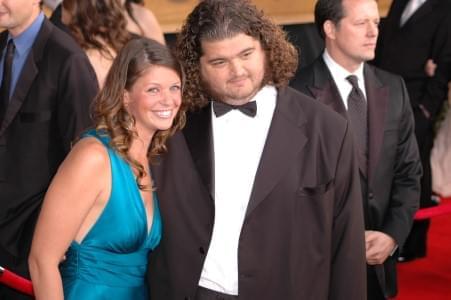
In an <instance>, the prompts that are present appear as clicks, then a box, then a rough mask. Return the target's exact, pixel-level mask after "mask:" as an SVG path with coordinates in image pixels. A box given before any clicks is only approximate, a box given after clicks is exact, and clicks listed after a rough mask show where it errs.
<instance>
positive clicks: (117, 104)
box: [93, 38, 185, 189]
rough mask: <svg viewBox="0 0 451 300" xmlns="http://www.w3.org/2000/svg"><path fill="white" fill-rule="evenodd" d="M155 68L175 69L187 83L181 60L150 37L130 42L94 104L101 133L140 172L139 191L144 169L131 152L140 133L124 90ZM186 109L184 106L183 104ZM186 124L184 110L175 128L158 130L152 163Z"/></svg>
mask: <svg viewBox="0 0 451 300" xmlns="http://www.w3.org/2000/svg"><path fill="white" fill-rule="evenodd" d="M152 66H162V67H166V68H169V69H171V70H174V71H175V72H176V73H177V74H178V75H179V76H180V78H181V80H182V88H183V83H184V73H183V70H182V67H181V65H180V63H179V62H178V60H177V59H176V58H175V56H174V55H172V53H171V51H170V50H169V49H168V48H167V47H166V46H164V45H162V44H160V43H158V42H157V41H154V40H151V39H147V38H136V39H133V40H131V41H130V42H128V43H127V44H126V45H125V46H124V47H123V48H122V49H121V50H120V51H119V53H118V55H117V57H116V58H115V59H114V61H113V64H112V66H111V68H110V70H109V72H108V75H107V77H106V80H105V85H104V86H103V88H102V89H101V90H100V92H99V94H98V95H97V96H96V98H95V99H94V102H93V120H94V124H95V128H96V130H97V131H98V132H99V133H105V134H106V135H107V136H109V137H110V139H111V141H110V145H111V147H112V148H113V149H115V150H116V151H117V152H118V153H119V154H120V155H121V156H122V157H123V158H124V159H125V160H126V161H127V162H128V163H130V165H131V166H132V168H133V169H134V170H135V172H136V173H137V178H136V181H137V183H138V186H139V188H140V189H145V188H147V187H146V186H144V185H141V180H142V178H143V177H144V176H145V175H146V173H145V171H144V167H143V166H142V165H141V164H140V163H139V162H138V161H137V160H135V159H133V158H132V157H130V155H129V149H130V146H131V143H132V141H133V139H134V138H136V137H137V133H136V131H135V130H134V125H135V119H134V117H133V116H132V115H130V113H129V112H128V111H127V109H126V107H125V105H124V91H126V90H130V89H131V87H132V86H133V85H134V83H135V82H136V81H137V80H138V78H140V77H141V76H142V75H143V74H144V73H145V71H146V70H148V69H149V68H152ZM182 106H183V105H182ZM184 125H185V111H184V110H183V107H181V108H180V110H179V112H178V113H177V115H176V116H175V118H174V122H173V124H172V126H171V127H170V128H169V129H167V130H161V131H157V132H156V133H155V134H154V136H153V138H152V141H151V144H150V147H149V149H148V158H149V161H151V162H154V161H155V158H156V157H157V156H158V155H159V154H161V153H163V152H165V151H166V150H167V149H166V145H165V143H166V140H167V139H168V138H169V137H170V136H172V135H173V134H174V133H175V132H176V131H177V130H179V129H181V128H183V126H184Z"/></svg>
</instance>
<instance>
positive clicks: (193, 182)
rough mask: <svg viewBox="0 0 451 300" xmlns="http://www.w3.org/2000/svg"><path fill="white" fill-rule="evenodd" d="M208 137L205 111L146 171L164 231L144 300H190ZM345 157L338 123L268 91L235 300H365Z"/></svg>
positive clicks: (283, 93)
mask: <svg viewBox="0 0 451 300" xmlns="http://www.w3.org/2000/svg"><path fill="white" fill-rule="evenodd" d="M212 138H213V137H212V128H211V108H210V106H207V107H205V108H203V109H202V110H200V111H198V112H196V113H192V114H190V115H189V117H188V121H187V126H186V127H185V129H184V131H183V132H179V133H177V134H176V135H175V136H174V137H173V138H171V139H170V141H169V144H168V153H167V154H166V155H164V156H163V157H162V161H161V162H160V163H159V164H156V165H154V166H153V167H152V172H153V176H154V178H155V182H156V186H157V193H158V197H159V199H160V207H161V212H162V216H163V223H164V224H163V228H164V229H163V231H164V232H163V239H162V241H161V244H160V246H159V247H158V248H157V249H156V251H155V252H154V253H151V255H150V267H149V278H150V293H151V299H153V300H155V299H157V300H158V299H161V300H163V299H164V300H170V299H174V300H175V299H194V298H193V297H194V295H195V293H196V289H197V286H198V282H199V278H200V275H201V271H202V267H203V263H204V260H205V257H206V254H207V251H208V248H209V243H210V238H211V234H212V230H213V224H214V178H213V175H214V172H213V166H214V149H213V143H212ZM237 146H239V145H237ZM353 153H354V152H353V144H352V138H351V134H350V133H349V131H348V126H347V122H346V120H345V119H343V118H341V117H340V116H339V115H338V114H336V113H335V112H333V111H331V110H328V109H327V108H326V107H324V106H323V105H321V104H319V103H317V102H315V101H314V100H313V99H310V98H309V97H306V96H305V95H302V94H300V93H298V92H296V91H294V90H293V89H291V88H285V89H281V90H279V91H278V97H277V104H276V109H275V112H274V116H273V119H272V122H271V126H270V129H269V132H268V137H267V139H266V143H265V146H264V150H263V154H262V157H261V160H260V164H259V167H258V170H257V174H256V177H255V181H254V184H253V189H252V193H251V197H250V200H249V204H248V207H247V213H246V217H245V220H244V224H243V227H242V231H241V235H240V241H239V249H238V253H237V255H238V269H239V274H238V275H239V284H238V285H239V297H240V299H248V300H253V299H260V300H265V299H268V300H269V299H286V300H289V299H312V300H313V299H314V300H319V299H343V300H344V299H346V300H348V299H365V297H366V277H365V257H364V238H363V230H364V227H363V216H362V203H361V201H360V188H359V182H358V170H357V164H356V163H355V161H354V154H353ZM237 172H240V170H237ZM230 188H233V187H230Z"/></svg>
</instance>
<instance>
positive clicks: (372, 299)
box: [366, 266, 386, 300]
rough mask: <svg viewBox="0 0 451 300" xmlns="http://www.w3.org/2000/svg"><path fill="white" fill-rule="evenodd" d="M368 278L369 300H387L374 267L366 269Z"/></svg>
mask: <svg viewBox="0 0 451 300" xmlns="http://www.w3.org/2000/svg"><path fill="white" fill-rule="evenodd" d="M366 278H367V300H385V299H386V298H385V296H384V294H383V292H382V289H381V287H380V285H379V281H378V279H377V276H376V272H375V271H374V268H373V267H370V266H367V267H366Z"/></svg>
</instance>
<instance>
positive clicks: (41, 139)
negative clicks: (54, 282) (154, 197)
mask: <svg viewBox="0 0 451 300" xmlns="http://www.w3.org/2000/svg"><path fill="white" fill-rule="evenodd" d="M7 35H8V33H7V31H4V32H3V33H1V34H0V50H1V49H4V47H5V46H6V39H7ZM97 89H98V87H97V80H96V76H95V73H94V70H93V69H92V67H91V65H90V63H89V61H88V58H87V57H86V55H85V53H84V52H83V50H81V49H80V47H79V46H78V45H77V44H76V43H75V42H74V40H73V39H72V38H71V37H69V36H68V35H67V34H65V33H63V32H62V31H60V30H59V29H57V28H56V27H55V26H54V25H52V24H51V23H50V22H49V21H48V20H47V19H45V20H44V22H43V24H42V26H41V28H40V30H39V33H38V35H37V37H36V40H35V41H34V44H33V46H32V49H31V51H30V53H29V55H28V57H27V59H26V61H25V64H24V66H23V69H22V70H21V73H20V76H19V79H18V81H17V85H16V87H15V90H14V92H13V95H12V96H11V99H10V102H9V105H8V109H7V111H6V115H5V118H4V120H3V123H2V124H0V265H3V266H4V267H7V268H9V269H11V270H12V271H15V272H17V273H19V274H21V275H22V276H28V271H27V270H28V267H27V257H28V252H29V250H30V244H31V239H32V235H33V231H34V225H35V222H36V219H37V216H38V214H39V209H40V206H41V202H42V200H43V198H44V194H45V192H46V190H47V187H48V185H49V183H50V180H51V179H52V177H53V175H54V174H55V173H56V170H57V168H58V166H59V165H60V163H61V162H62V160H63V159H64V158H65V156H66V154H67V153H68V152H69V150H70V147H71V142H72V141H73V140H74V139H75V138H76V137H77V135H78V134H79V133H80V132H81V131H82V130H83V129H84V128H85V127H87V126H89V125H90V124H91V121H90V117H89V105H90V103H91V101H92V99H93V97H94V95H95V93H96V92H97ZM0 297H1V293H0ZM8 299H9V298H8Z"/></svg>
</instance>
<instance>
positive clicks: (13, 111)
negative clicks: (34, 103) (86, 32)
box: [0, 19, 52, 136]
mask: <svg viewBox="0 0 451 300" xmlns="http://www.w3.org/2000/svg"><path fill="white" fill-rule="evenodd" d="M51 26H52V25H50V22H49V21H48V20H47V19H44V23H43V24H42V26H41V29H40V31H39V33H38V36H37V37H36V40H35V42H34V44H33V48H32V49H31V51H30V53H29V54H28V57H27V58H26V60H25V64H24V66H23V68H22V71H21V73H20V75H19V79H18V81H17V85H16V88H15V89H14V92H13V94H12V96H11V100H10V103H9V105H8V109H7V110H6V113H5V118H4V120H3V123H2V124H1V126H0V136H1V135H2V134H3V133H4V132H5V130H6V128H7V127H8V126H9V125H10V124H11V122H12V121H13V119H14V118H15V116H16V115H17V113H18V112H19V110H20V108H21V107H22V104H23V102H24V101H25V98H27V95H28V93H29V90H30V88H31V86H32V84H33V82H34V79H35V78H36V76H37V75H38V73H39V69H38V63H39V62H40V60H41V59H42V56H43V53H44V48H45V45H46V43H47V40H48V38H49V36H50V33H51V31H52V27H51Z"/></svg>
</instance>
